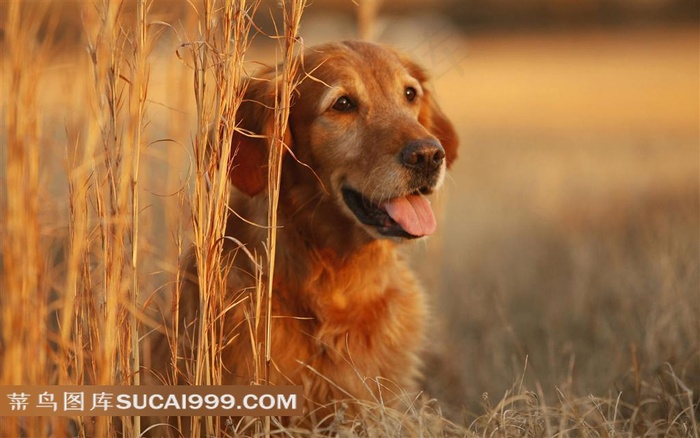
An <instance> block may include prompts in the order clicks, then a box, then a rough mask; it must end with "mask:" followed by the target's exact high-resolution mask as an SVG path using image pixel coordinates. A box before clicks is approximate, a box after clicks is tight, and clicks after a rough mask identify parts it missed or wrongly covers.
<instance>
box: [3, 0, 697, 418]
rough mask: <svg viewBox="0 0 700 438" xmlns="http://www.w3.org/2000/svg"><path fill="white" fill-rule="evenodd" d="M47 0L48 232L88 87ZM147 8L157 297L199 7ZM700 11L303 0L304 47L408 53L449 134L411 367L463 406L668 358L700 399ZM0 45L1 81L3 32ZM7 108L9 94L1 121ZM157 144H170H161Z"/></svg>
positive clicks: (185, 169)
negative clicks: (455, 152)
mask: <svg viewBox="0 0 700 438" xmlns="http://www.w3.org/2000/svg"><path fill="white" fill-rule="evenodd" d="M32 3H35V4H39V3H41V2H32ZM194 3H196V2H194ZM44 4H45V5H46V4H47V3H46V2H44ZM48 6H49V7H50V8H51V12H50V13H49V14H47V15H46V23H45V25H44V27H42V28H47V29H48V28H55V38H56V44H55V46H54V47H55V52H53V53H52V55H51V56H50V57H49V59H48V63H47V67H46V70H45V72H44V73H43V74H42V76H41V77H40V78H39V79H38V80H37V90H38V93H37V96H38V97H37V99H38V107H39V108H40V109H41V111H40V114H39V116H38V117H39V119H40V126H41V139H42V145H43V148H44V150H43V151H42V155H41V162H42V169H43V171H42V176H41V180H42V196H43V197H42V201H41V205H42V207H41V212H42V224H43V225H42V226H43V228H42V229H43V230H44V232H45V235H46V236H47V238H53V239H56V240H60V239H62V238H63V237H64V236H65V233H66V231H65V230H66V229H67V228H68V223H69V211H68V206H67V204H66V201H65V199H66V198H65V196H66V192H67V183H66V169H67V168H69V167H70V163H69V162H68V161H67V159H66V155H67V153H66V150H67V149H69V148H70V147H71V145H73V144H75V143H76V141H78V139H80V138H81V135H83V134H84V123H85V120H86V119H89V117H90V104H87V103H86V102H90V99H91V98H94V97H91V95H90V91H89V87H87V86H85V84H86V83H90V81H91V77H90V74H91V73H90V69H89V68H88V67H87V65H88V64H87V60H86V58H87V55H86V50H85V47H86V35H85V32H84V30H83V25H82V16H83V14H82V12H81V11H82V10H83V9H82V8H84V7H85V3H82V2H64V1H56V2H53V3H51V2H49V3H48ZM131 6H132V5H131V4H130V3H129V2H127V3H126V4H125V12H124V13H126V14H129V13H133V11H131V10H130V8H131ZM5 9H6V6H5V4H3V5H0V12H2V13H3V14H5V12H6V11H5ZM278 16H279V10H278V8H277V6H276V2H272V1H269V2H263V3H262V5H261V6H260V8H259V10H258V12H257V14H256V18H255V22H256V24H257V25H258V26H259V28H260V30H261V31H262V32H270V33H273V32H274V26H273V24H272V23H273V18H274V17H278ZM150 17H151V20H152V21H153V24H152V26H151V29H152V31H153V32H154V34H156V33H157V34H158V35H159V36H158V39H157V43H156V44H155V46H154V48H153V51H152V53H151V56H150V57H149V60H150V69H151V72H150V83H149V106H148V109H147V114H146V118H147V119H148V120H149V123H148V126H147V128H146V134H145V135H146V139H145V142H146V144H148V145H149V146H148V147H147V148H146V149H145V155H144V158H143V164H142V166H146V167H144V168H146V169H149V170H148V172H144V177H143V182H142V184H143V187H144V188H143V192H144V193H143V199H144V201H142V202H143V203H144V205H147V207H145V208H144V210H143V212H142V213H141V221H142V229H141V234H142V235H145V236H148V235H150V236H152V237H150V238H149V241H148V245H147V249H146V251H147V254H148V256H145V257H143V258H142V260H143V263H144V266H145V268H144V271H143V272H144V273H145V275H144V277H145V278H144V286H142V287H143V288H144V289H149V290H152V291H157V290H160V289H162V288H163V287H164V286H167V285H168V284H169V283H170V282H171V281H172V273H173V272H174V271H175V270H176V266H177V263H178V262H177V249H176V248H177V245H178V244H179V243H178V242H177V240H178V239H177V238H174V237H173V236H174V235H175V231H176V230H181V231H182V232H183V233H184V235H185V236H186V235H187V232H188V231H187V230H188V226H189V225H188V218H187V217H183V216H185V215H183V210H182V202H181V200H179V199H178V198H177V196H174V195H173V194H174V193H177V192H178V191H179V190H180V189H181V188H182V187H184V186H186V181H187V179H188V178H189V177H190V174H189V171H190V166H189V165H188V162H189V160H190V152H188V151H189V150H190V144H191V141H192V137H193V133H192V127H193V126H194V125H193V120H194V117H195V108H194V100H193V97H192V72H191V69H190V66H189V65H188V64H187V61H186V60H183V59H180V58H179V57H178V56H177V52H178V47H179V46H180V45H181V44H183V43H185V42H187V41H190V40H191V39H192V38H194V37H195V36H194V35H193V33H192V32H191V29H193V27H192V26H193V23H194V22H196V20H197V14H196V13H195V12H194V11H193V6H192V5H191V4H190V3H189V2H186V1H181V2H178V1H155V2H154V4H153V6H152V8H151V12H150ZM699 20H700V18H699V8H698V3H697V2H696V1H694V0H575V1H564V0H510V1H499V0H491V1H489V0H474V1H405V2H404V1H383V2H381V1H379V0H377V1H369V2H362V1H361V0H358V2H352V1H349V0H348V1H340V0H333V1H331V0H326V1H321V0H317V1H315V2H313V3H311V4H310V5H309V6H308V8H307V10H306V12H305V13H304V18H303V19H302V27H301V36H302V38H303V41H304V44H306V45H311V44H316V43H320V42H323V41H328V40H337V39H351V38H358V37H360V36H363V37H366V38H370V39H373V40H376V41H379V42H384V43H388V44H392V45H394V46H396V47H398V48H401V49H403V50H405V51H407V52H408V53H410V54H411V55H412V56H413V57H414V58H416V59H417V60H418V61H420V62H421V63H422V64H423V65H424V66H425V67H427V68H428V69H429V70H430V71H431V72H432V76H433V83H434V87H435V89H436V94H437V96H438V99H439V101H440V102H441V104H442V107H443V109H444V111H445V113H446V114H447V115H448V116H449V117H450V118H451V119H452V121H453V122H454V124H455V126H456V128H457V131H458V132H459V134H460V137H461V145H460V152H459V153H460V155H459V159H458V161H457V163H456V165H455V166H454V168H453V169H452V172H451V175H450V177H449V179H448V181H447V189H446V191H445V193H443V194H442V195H440V197H439V199H438V200H437V204H438V205H439V209H440V210H441V219H440V220H441V226H440V232H439V234H438V235H437V236H435V237H434V238H431V240H430V241H429V242H428V243H424V242H421V243H419V244H418V245H415V246H414V247H413V248H411V249H410V251H411V253H412V257H413V260H414V262H415V263H414V264H415V266H416V269H417V270H418V271H419V272H420V275H421V277H422V279H423V282H424V284H425V285H426V288H427V290H428V291H429V295H430V299H431V301H432V305H433V307H434V314H435V321H434V327H433V329H432V330H431V344H433V345H434V346H436V347H437V348H438V349H439V350H440V354H439V355H438V356H437V358H436V359H434V360H432V361H431V362H430V364H429V366H428V367H427V369H426V380H427V381H428V382H429V384H430V386H431V390H432V391H433V392H434V393H435V394H436V395H437V396H438V397H439V398H440V399H442V400H446V401H449V402H451V403H453V404H454V405H457V406H464V407H465V408H466V409H467V411H468V412H476V411H479V409H481V408H480V406H481V405H482V404H484V403H487V402H488V398H489V397H490V398H491V399H495V400H499V399H500V398H501V397H503V395H504V394H505V393H506V391H508V390H510V389H511V388H513V386H514V385H525V386H526V387H528V388H530V389H531V390H532V391H536V392H538V393H539V394H541V395H543V396H544V397H546V398H548V399H552V400H556V399H558V398H559V399H561V398H562V397H568V396H572V397H574V396H577V397H586V396H587V395H588V394H595V395H597V396H603V397H604V396H606V395H609V397H611V398H612V399H614V398H616V397H617V395H618V391H623V397H624V398H625V399H626V398H630V402H634V400H632V399H634V398H635V397H636V398H638V399H639V398H640V397H644V395H643V394H644V392H645V391H651V392H649V394H652V393H653V391H655V390H657V389H658V387H663V382H664V381H665V380H664V379H665V378H666V377H665V376H667V375H668V373H669V371H670V370H673V373H675V374H676V375H677V376H679V377H680V378H681V379H682V380H683V382H685V384H686V385H688V386H689V387H690V388H692V389H694V390H695V392H694V393H695V397H696V398H697V396H698V394H699V393H700V125H699V124H700V110H699V99H700V89H699V77H700V39H699V38H700V33H699V32H700V21H699ZM3 21H4V19H3ZM3 34H4V31H3V33H0V37H1V36H2V35H3ZM52 35H53V34H52ZM41 38H43V36H42V34H41V32H40V33H39V36H38V40H41ZM2 47H3V55H2V57H3V66H4V67H3V81H2V82H3V84H2V87H3V96H7V95H8V90H7V87H8V86H9V85H8V82H9V81H8V80H7V76H5V75H6V74H7V70H6V68H5V58H6V56H5V53H6V49H7V45H6V41H5V39H4V38H3V46H2ZM275 56H278V57H279V55H275V43H274V41H273V40H271V39H270V38H268V37H266V36H265V35H262V34H261V35H258V36H257V37H256V39H255V40H254V41H253V45H252V48H251V50H250V51H249V52H248V54H247V55H246V59H247V60H248V61H249V62H250V69H251V71H252V70H254V69H255V68H256V66H257V65H258V63H273V62H275ZM12 104H13V103H12V102H8V101H7V100H6V99H5V98H3V99H2V103H1V107H2V110H3V114H4V113H5V111H6V109H7V106H8V105H12ZM2 123H3V125H2V126H3V129H2V133H1V134H0V136H2V137H0V139H2V142H3V144H5V136H6V129H7V125H6V123H7V121H6V119H5V117H4V116H3V121H2ZM164 138H167V139H170V140H172V141H169V142H167V143H154V142H156V141H157V140H161V139H164ZM4 149H5V146H3V151H2V154H1V155H0V160H1V161H3V162H4V161H5V160H6V157H5V151H4ZM3 164H4V163H3ZM4 168H5V166H3V167H2V169H3V172H4ZM0 176H3V177H4V175H0ZM184 240H185V241H187V239H186V238H185V239H184ZM57 263H58V262H57ZM56 275H57V276H58V277H59V278H60V272H59V273H56ZM57 281H58V280H57ZM58 282H60V281H58ZM659 385H660V386H659ZM654 388H657V389H654ZM637 401H638V400H637ZM696 406H697V405H696ZM696 412H697V411H696Z"/></svg>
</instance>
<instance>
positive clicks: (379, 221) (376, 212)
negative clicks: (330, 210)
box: [342, 187, 437, 239]
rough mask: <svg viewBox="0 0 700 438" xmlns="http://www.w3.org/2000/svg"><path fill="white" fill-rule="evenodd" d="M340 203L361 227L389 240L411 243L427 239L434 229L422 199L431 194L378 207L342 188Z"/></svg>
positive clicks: (427, 204)
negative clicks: (408, 240) (369, 228)
mask: <svg viewBox="0 0 700 438" xmlns="http://www.w3.org/2000/svg"><path fill="white" fill-rule="evenodd" d="M342 192H343V200H344V201H345V204H347V206H348V208H350V210H351V211H352V212H353V213H354V214H355V216H356V217H357V219H358V220H359V221H360V222H362V223H363V224H365V225H367V226H370V227H373V228H375V229H376V230H377V231H378V232H379V233H380V234H382V235H384V236H388V237H403V238H406V239H414V238H417V237H423V236H428V235H430V234H433V233H434V232H435V228H436V227H437V225H436V221H435V215H434V214H433V209H432V208H431V207H430V201H428V199H427V198H426V197H425V196H423V193H429V192H430V190H428V189H426V190H419V191H416V192H414V193H411V194H409V195H406V196H401V197H397V198H394V199H390V200H388V201H385V202H382V203H381V204H375V203H372V202H371V201H370V200H369V199H367V198H365V197H364V196H362V194H361V193H360V192H358V191H356V190H353V189H351V188H349V187H343V189H342Z"/></svg>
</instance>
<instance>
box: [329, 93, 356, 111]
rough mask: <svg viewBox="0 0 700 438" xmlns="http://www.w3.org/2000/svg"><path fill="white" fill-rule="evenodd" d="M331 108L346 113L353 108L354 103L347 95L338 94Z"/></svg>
mask: <svg viewBox="0 0 700 438" xmlns="http://www.w3.org/2000/svg"><path fill="white" fill-rule="evenodd" d="M332 108H333V109H334V110H336V111H340V112H341V113H346V112H348V111H352V110H354V109H355V108H356V105H355V102H353V101H352V99H350V98H349V97H348V96H340V97H339V98H337V99H336V100H335V103H334V104H333V107H332Z"/></svg>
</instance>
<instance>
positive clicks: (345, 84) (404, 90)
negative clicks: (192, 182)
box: [231, 41, 457, 238]
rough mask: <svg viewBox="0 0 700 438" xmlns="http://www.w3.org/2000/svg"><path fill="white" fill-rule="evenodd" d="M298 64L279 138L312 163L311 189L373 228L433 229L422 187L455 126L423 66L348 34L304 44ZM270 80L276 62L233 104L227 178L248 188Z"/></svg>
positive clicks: (262, 152)
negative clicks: (345, 38) (235, 111)
mask: <svg viewBox="0 0 700 438" xmlns="http://www.w3.org/2000/svg"><path fill="white" fill-rule="evenodd" d="M301 70H302V73H301V75H302V76H300V77H299V80H300V83H299V85H298V87H297V93H296V94H295V95H294V96H293V99H292V106H291V109H290V116H289V127H288V132H287V135H286V140H285V142H286V143H287V146H288V147H289V148H291V150H292V151H293V153H294V156H295V158H296V160H298V161H299V162H301V163H304V164H305V165H307V166H308V167H309V168H310V169H311V170H308V169H307V170H306V172H307V173H308V174H313V175H314V178H313V179H312V181H313V183H314V184H316V189H315V190H317V191H318V192H320V193H322V195H321V196H323V197H327V198H329V200H330V201H332V202H333V203H335V205H336V206H337V208H338V209H339V210H340V211H342V212H343V213H344V214H345V215H347V216H348V217H350V218H352V219H353V220H354V221H355V223H356V224H357V225H358V226H360V227H363V228H364V229H365V230H366V231H367V232H368V233H369V234H370V235H371V236H374V237H397V238H415V237H421V236H426V235H429V234H432V233H433V232H434V231H435V217H434V215H433V212H432V209H431V207H430V203H429V202H428V200H427V199H426V197H425V195H428V194H430V193H432V192H433V191H435V190H436V189H438V188H439V187H440V186H441V185H442V183H443V181H444V178H445V172H446V168H448V167H449V166H450V165H451V164H452V162H453V161H454V160H455V158H456V156H457V135H456V133H455V131H454V128H453V126H452V124H451V123H450V121H449V120H448V119H447V118H446V117H445V115H444V114H443V113H442V111H441V110H440V108H439V107H438V105H437V103H436V102H435V100H434V97H433V95H432V93H431V91H430V89H429V86H428V84H427V80H428V76H427V74H426V72H425V71H424V70H423V69H422V68H421V67H419V66H418V65H417V64H415V63H414V62H413V61H411V60H409V59H408V58H407V57H406V56H404V55H402V54H400V53H399V52H397V51H395V50H393V49H390V48H387V47H385V46H381V45H378V44H373V43H366V42H354V41H352V42H343V43H333V44H326V45H322V46H317V47H314V48H311V49H308V50H307V51H306V53H305V54H304V56H303V59H302V62H301ZM278 81H279V80H278V79H277V78H275V72H274V70H271V71H268V72H266V73H264V74H263V77H262V78H261V79H257V80H251V81H250V82H249V85H248V89H247V92H246V97H245V101H244V103H243V104H242V105H241V107H240V109H239V116H238V119H239V125H240V127H242V128H243V129H242V130H240V131H237V133H236V134H235V135H234V149H237V150H238V152H237V154H236V156H235V158H234V161H233V166H232V167H231V178H232V181H233V183H234V185H235V186H236V187H238V188H239V189H240V190H241V191H243V192H245V193H247V194H248V195H249V196H255V195H257V194H258V193H260V192H261V191H263V189H265V187H266V184H267V167H266V165H267V155H268V154H267V151H268V143H269V142H268V141H266V140H265V138H264V136H265V135H269V133H270V130H271V126H272V122H273V111H272V108H273V106H274V96H275V93H276V87H277V86H278ZM245 131H248V132H252V133H254V134H257V136H250V135H245V134H243V132H245ZM260 135H262V137H260ZM308 180H309V178H304V181H292V182H291V184H308Z"/></svg>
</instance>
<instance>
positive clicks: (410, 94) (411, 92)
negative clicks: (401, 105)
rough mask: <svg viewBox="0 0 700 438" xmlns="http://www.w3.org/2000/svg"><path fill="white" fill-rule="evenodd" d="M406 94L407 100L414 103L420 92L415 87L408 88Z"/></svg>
mask: <svg viewBox="0 0 700 438" xmlns="http://www.w3.org/2000/svg"><path fill="white" fill-rule="evenodd" d="M404 93H405V94H406V100H407V101H409V102H413V101H414V100H416V97H417V96H418V92H417V91H416V89H415V88H413V87H406V91H405V92H404Z"/></svg>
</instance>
